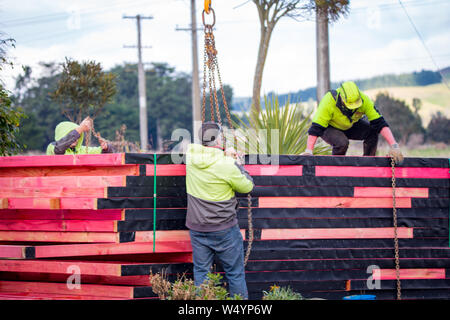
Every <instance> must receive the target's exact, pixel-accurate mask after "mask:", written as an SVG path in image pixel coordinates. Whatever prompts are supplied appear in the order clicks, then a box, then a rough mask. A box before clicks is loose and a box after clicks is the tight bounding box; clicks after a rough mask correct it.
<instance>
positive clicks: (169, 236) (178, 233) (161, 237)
mask: <svg viewBox="0 0 450 320" xmlns="http://www.w3.org/2000/svg"><path fill="white" fill-rule="evenodd" d="M240 231H241V234H242V236H243V237H244V238H245V229H241V230H240ZM190 239H191V238H190V236H189V230H164V231H156V232H155V241H156V245H158V243H160V242H178V241H179V242H189V241H190ZM134 241H135V242H148V243H153V231H136V232H135V240H134Z"/></svg>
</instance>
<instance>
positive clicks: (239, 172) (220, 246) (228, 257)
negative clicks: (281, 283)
mask: <svg viewBox="0 0 450 320" xmlns="http://www.w3.org/2000/svg"><path fill="white" fill-rule="evenodd" d="M200 139H201V142H202V144H201V145H200V144H189V145H188V147H187V152H186V190H187V199H188V202H187V215H186V226H187V227H188V229H189V232H190V237H191V244H192V258H193V263H194V283H195V285H196V286H200V285H201V284H202V283H203V282H204V281H205V280H206V279H207V274H208V273H209V272H210V270H211V266H212V263H213V259H214V257H217V258H218V261H219V262H220V263H221V264H222V266H223V269H224V270H225V276H226V279H227V282H228V286H229V293H230V295H231V296H234V295H235V294H240V295H241V296H242V297H243V298H244V299H247V298H248V292H247V284H246V282H245V271H244V247H243V239H242V234H241V232H240V229H239V226H238V220H237V214H236V210H237V208H238V205H239V203H238V201H237V199H236V197H235V192H239V193H249V192H250V191H251V190H252V189H253V179H252V178H251V176H250V175H249V174H248V172H247V171H246V170H245V169H244V167H243V165H242V163H240V161H239V160H236V159H235V156H236V153H235V152H234V150H231V151H229V150H227V151H224V149H223V148H222V147H221V145H222V133H221V128H220V126H219V125H218V124H217V123H215V122H211V121H210V122H205V123H203V124H202V126H201V129H200Z"/></svg>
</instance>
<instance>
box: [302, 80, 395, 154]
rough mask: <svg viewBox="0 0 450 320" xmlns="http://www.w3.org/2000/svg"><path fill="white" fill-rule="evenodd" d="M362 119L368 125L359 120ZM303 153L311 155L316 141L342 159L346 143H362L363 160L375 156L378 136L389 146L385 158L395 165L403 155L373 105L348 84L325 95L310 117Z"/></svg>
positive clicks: (367, 98)
mask: <svg viewBox="0 0 450 320" xmlns="http://www.w3.org/2000/svg"><path fill="white" fill-rule="evenodd" d="M364 115H366V116H367V119H368V121H366V120H364V119H362V117H363V116H364ZM308 134H309V136H308V141H307V145H306V150H305V152H304V153H302V155H312V154H313V149H314V145H315V144H316V141H317V137H321V138H322V139H323V140H324V141H325V142H327V143H328V144H330V145H331V146H332V154H333V155H345V154H346V152H347V149H348V145H349V140H363V141H364V144H363V148H364V154H363V155H364V156H375V154H376V151H377V145H378V134H381V135H382V136H383V138H384V139H385V140H386V141H387V143H388V144H389V145H390V151H389V156H391V157H393V158H394V160H395V162H397V163H399V162H401V161H403V155H402V153H401V151H400V148H399V146H398V143H397V142H396V141H395V138H394V135H393V134H392V131H391V129H390V128H389V125H388V123H387V122H386V120H385V119H384V118H383V116H382V115H381V114H380V113H379V111H378V110H377V109H376V108H375V106H374V103H373V101H372V100H371V99H370V98H369V97H368V96H367V95H366V94H364V93H362V92H360V91H359V88H358V87H357V86H356V84H355V83H354V82H352V81H347V82H344V83H343V84H342V85H341V86H340V87H339V88H338V89H337V90H331V91H329V92H327V93H326V94H325V96H324V97H323V98H322V100H321V101H320V103H319V106H318V108H317V111H316V113H315V114H314V117H313V120H312V125H311V127H310V128H309V130H308Z"/></svg>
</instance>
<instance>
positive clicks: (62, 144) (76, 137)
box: [46, 121, 111, 155]
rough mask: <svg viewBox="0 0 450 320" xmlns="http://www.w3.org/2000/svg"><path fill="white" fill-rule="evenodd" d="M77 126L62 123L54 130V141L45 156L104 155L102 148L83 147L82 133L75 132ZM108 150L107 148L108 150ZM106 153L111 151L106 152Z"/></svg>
mask: <svg viewBox="0 0 450 320" xmlns="http://www.w3.org/2000/svg"><path fill="white" fill-rule="evenodd" d="M77 127H78V124H76V123H73V122H70V121H63V122H60V123H59V124H58V125H57V126H56V128H55V141H53V142H51V143H50V144H49V145H48V146H47V152H46V153H47V155H55V154H100V153H105V151H103V150H102V147H86V146H83V138H84V133H81V135H80V134H79V133H78V132H77V131H76V130H75V128H77ZM75 141H76V142H77V144H76V146H75V147H73V148H71V147H70V145H71V144H72V143H74V142H75ZM108 149H109V148H108ZM106 152H107V153H109V152H111V151H106Z"/></svg>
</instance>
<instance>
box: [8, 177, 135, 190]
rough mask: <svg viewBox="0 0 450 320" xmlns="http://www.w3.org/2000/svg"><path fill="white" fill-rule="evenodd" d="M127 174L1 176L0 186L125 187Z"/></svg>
mask: <svg viewBox="0 0 450 320" xmlns="http://www.w3.org/2000/svg"><path fill="white" fill-rule="evenodd" d="M125 185H126V178H125V176H98V177H96V176H63V177H60V176H50V177H45V176H44V177H0V188H46V187H55V186H58V187H71V188H86V187H89V188H101V187H124V186H125Z"/></svg>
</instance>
